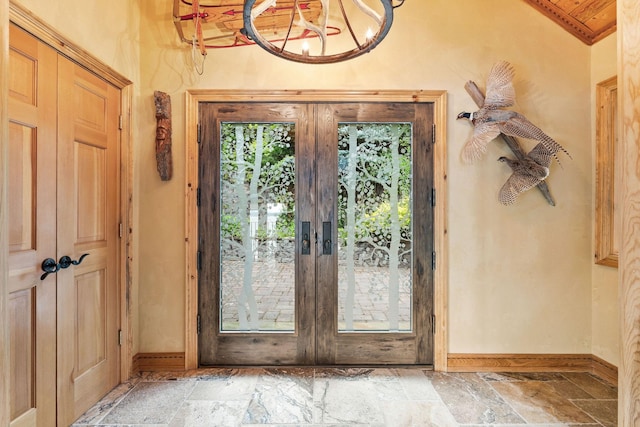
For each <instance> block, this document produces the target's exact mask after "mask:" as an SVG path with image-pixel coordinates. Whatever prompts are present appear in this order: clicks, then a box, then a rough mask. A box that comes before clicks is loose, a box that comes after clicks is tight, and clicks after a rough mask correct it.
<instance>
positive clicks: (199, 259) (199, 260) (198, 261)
mask: <svg viewBox="0 0 640 427" xmlns="http://www.w3.org/2000/svg"><path fill="white" fill-rule="evenodd" d="M196 269H197V270H198V271H200V270H201V269H202V252H200V251H198V253H197V259H196Z"/></svg>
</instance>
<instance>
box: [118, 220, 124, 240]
mask: <svg viewBox="0 0 640 427" xmlns="http://www.w3.org/2000/svg"><path fill="white" fill-rule="evenodd" d="M122 236H124V231H123V228H122V223H120V224H118V237H119V238H121V239H122Z"/></svg>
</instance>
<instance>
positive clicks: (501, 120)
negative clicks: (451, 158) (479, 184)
mask: <svg viewBox="0 0 640 427" xmlns="http://www.w3.org/2000/svg"><path fill="white" fill-rule="evenodd" d="M514 74H515V72H514V70H513V67H512V66H511V64H509V63H508V62H506V61H500V62H498V63H497V64H495V65H494V66H493V67H492V68H491V71H490V72H489V77H488V78H487V93H486V97H485V100H484V103H483V105H482V107H480V109H479V110H478V111H476V112H473V113H467V112H462V113H460V114H458V119H468V120H469V121H471V123H472V124H473V127H474V128H473V135H472V136H471V138H470V139H469V141H468V142H467V143H466V144H465V146H464V148H463V149H462V160H463V161H465V162H466V163H471V162H473V161H475V160H478V159H479V158H480V157H482V155H483V154H484V153H485V152H486V150H487V145H488V144H489V143H490V142H491V141H493V140H494V139H495V138H496V137H497V136H498V135H500V133H503V134H505V135H510V136H517V137H521V138H527V139H533V140H537V141H539V142H540V144H542V147H544V148H545V149H546V150H547V151H548V152H549V153H550V154H551V155H552V156H553V157H554V158H555V159H556V160H557V161H558V163H560V160H559V159H558V156H557V153H558V152H559V151H563V152H564V153H565V154H567V155H568V156H569V158H571V156H570V155H569V153H568V152H567V150H565V149H564V148H563V147H562V146H561V145H560V144H558V143H557V142H556V141H554V140H553V138H551V137H550V136H549V135H547V134H546V133H544V132H543V131H542V130H541V129H540V128H538V127H537V126H536V125H534V124H533V123H531V122H530V121H529V120H527V118H526V117H524V116H523V115H522V114H520V113H517V112H515V111H511V110H504V109H502V108H504V107H511V106H512V105H513V104H514V103H515V98H516V96H515V90H514V88H513V76H514ZM532 151H533V150H532Z"/></svg>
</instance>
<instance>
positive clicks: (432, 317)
mask: <svg viewBox="0 0 640 427" xmlns="http://www.w3.org/2000/svg"><path fill="white" fill-rule="evenodd" d="M436 329H437V327H436V315H435V314H432V315H431V333H432V334H433V335H435V334H436Z"/></svg>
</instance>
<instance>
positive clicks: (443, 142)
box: [185, 89, 449, 371]
mask: <svg viewBox="0 0 640 427" xmlns="http://www.w3.org/2000/svg"><path fill="white" fill-rule="evenodd" d="M446 95H447V93H446V91H429V90H415V91H405V90H386V91H376V90H362V91H342V90H279V91H278V90H276V91H266V90H260V91H248V90H207V89H197V90H188V91H186V93H185V123H186V125H185V144H186V153H185V162H186V165H185V166H186V168H185V169H186V181H185V233H186V234H185V244H186V248H185V266H186V282H185V369H196V368H197V367H198V334H197V325H196V318H197V314H198V272H197V265H196V264H197V251H198V239H197V236H198V209H197V206H196V190H197V188H198V142H197V141H198V109H199V108H198V107H199V103H200V102H407V103H416V102H429V103H433V104H434V109H435V117H434V122H435V123H436V129H435V134H436V135H435V137H436V143H435V144H434V164H433V167H434V187H435V188H436V191H437V194H438V196H437V203H436V206H435V208H434V209H435V211H434V230H435V232H434V236H433V239H434V248H435V250H436V252H437V254H438V257H437V259H438V265H437V268H436V269H435V271H434V289H433V298H434V301H433V302H434V314H435V316H436V321H437V322H436V331H435V335H434V369H435V370H437V371H446V370H447V341H448V339H447V289H448V283H449V282H448V280H449V278H448V268H447V265H448V257H449V245H448V224H447V216H446V214H447V135H446V123H447V121H446V111H447V105H446V103H447V98H446Z"/></svg>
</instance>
